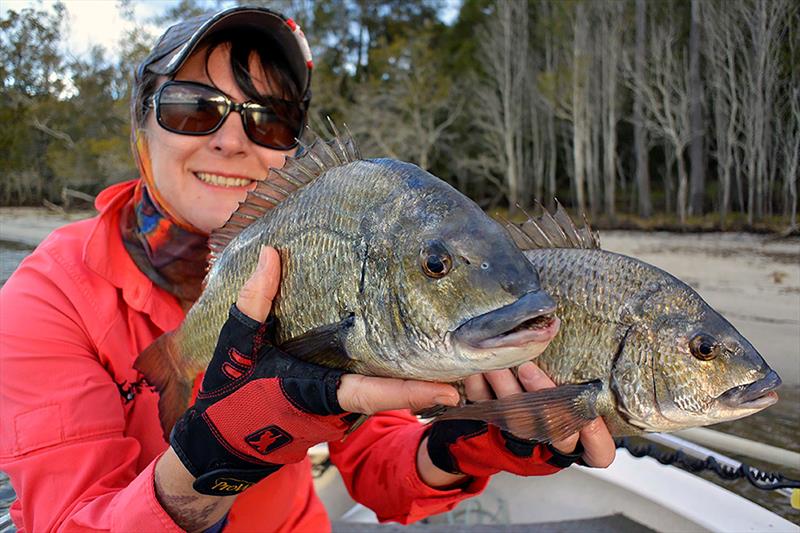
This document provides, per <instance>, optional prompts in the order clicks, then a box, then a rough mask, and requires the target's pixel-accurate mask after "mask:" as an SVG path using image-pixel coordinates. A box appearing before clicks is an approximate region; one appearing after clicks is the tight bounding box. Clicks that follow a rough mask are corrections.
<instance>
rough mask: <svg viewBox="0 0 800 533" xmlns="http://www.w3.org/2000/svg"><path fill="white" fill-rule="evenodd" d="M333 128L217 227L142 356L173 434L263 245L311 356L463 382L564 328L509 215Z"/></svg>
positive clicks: (281, 336) (294, 328)
mask: <svg viewBox="0 0 800 533" xmlns="http://www.w3.org/2000/svg"><path fill="white" fill-rule="evenodd" d="M331 128H332V130H333V138H332V139H329V140H323V139H317V140H315V141H314V142H313V144H311V145H310V146H308V145H304V151H303V153H302V154H301V155H300V156H298V157H296V158H288V159H287V162H286V163H285V165H284V167H283V168H281V169H271V170H270V173H269V175H268V177H267V179H266V180H264V181H261V182H259V183H258V184H257V185H256V187H255V189H254V190H252V191H249V192H248V194H247V197H246V199H245V201H244V202H243V203H241V204H240V206H239V207H238V209H237V210H236V211H235V212H234V213H233V215H232V216H231V218H230V220H229V221H228V222H227V223H226V224H225V225H224V226H223V227H222V228H220V229H219V230H216V231H215V232H213V233H212V235H211V236H210V238H209V246H210V250H211V259H210V265H211V266H210V269H209V271H208V273H207V276H206V278H205V280H204V288H203V291H202V293H201V295H200V297H199V299H198V300H197V301H196V302H195V303H194V304H193V306H192V307H191V308H190V310H189V311H188V313H187V315H186V317H185V318H184V320H183V322H182V323H181V325H180V326H179V328H178V329H176V330H175V331H173V332H170V333H167V334H165V335H162V336H161V337H159V338H158V339H157V340H156V341H155V342H154V343H153V344H151V345H150V346H149V347H147V348H146V349H145V350H144V351H143V352H142V353H141V354H140V355H139V357H138V358H137V359H136V361H135V363H134V367H135V368H136V369H137V370H138V371H139V372H140V373H141V374H142V375H143V376H144V378H145V379H146V381H147V382H148V383H149V384H150V385H151V386H153V387H155V389H156V390H157V391H158V393H159V418H160V421H161V425H162V429H163V430H164V435H165V436H167V435H169V432H170V429H171V428H172V427H173V426H174V423H175V421H176V420H177V418H178V417H179V416H180V415H181V414H182V413H183V412H184V411H185V409H186V408H187V407H188V406H189V404H190V401H191V393H192V389H193V385H194V383H195V380H196V379H197V377H198V375H200V374H201V373H202V372H203V371H204V370H205V368H206V366H207V365H208V363H209V361H210V359H211V356H212V354H213V353H214V348H215V345H216V342H217V338H218V336H219V332H220V329H221V328H222V325H223V324H224V322H225V321H226V319H227V317H228V311H229V308H230V306H231V304H232V303H234V302H235V301H236V298H237V295H238V293H239V290H240V288H241V287H242V286H243V285H244V283H245V281H246V280H247V279H248V278H249V277H250V275H251V274H252V273H253V271H254V269H255V267H256V264H257V259H258V255H259V251H260V249H261V247H262V246H264V245H269V246H272V247H274V248H276V249H277V250H278V253H279V254H280V257H281V283H280V288H279V292H278V294H277V296H276V298H275V301H274V306H273V310H272V315H273V318H274V323H275V331H274V345H275V346H277V347H278V348H280V349H282V350H283V351H285V352H287V353H289V354H291V355H293V356H295V357H297V358H299V359H302V360H304V361H309V362H312V363H316V364H321V365H325V366H328V367H333V368H340V369H342V370H345V371H347V372H352V373H359V374H364V375H369V376H382V377H396V378H405V379H421V380H427V381H439V382H456V381H459V380H461V379H463V378H464V377H466V376H469V375H471V374H476V373H480V372H485V371H489V370H494V369H501V368H508V367H511V366H515V365H518V364H521V363H522V362H524V361H527V360H529V359H531V358H532V357H535V356H537V355H538V354H540V353H541V352H542V351H543V350H544V349H545V347H546V346H547V344H548V343H549V342H550V341H551V340H552V339H553V337H554V336H555V335H556V333H557V331H558V327H559V319H558V317H557V315H556V314H555V313H554V311H555V303H554V301H553V300H552V298H551V297H550V296H549V295H548V294H547V293H546V292H545V291H542V290H541V288H540V284H539V276H538V273H537V271H536V269H535V267H534V265H533V264H532V263H531V262H530V261H529V260H528V259H527V258H526V257H525V255H524V253H523V252H522V250H520V248H519V247H518V246H517V245H516V244H515V243H514V241H513V239H512V238H511V235H510V234H509V233H508V232H507V231H506V229H505V228H504V227H503V226H502V225H501V224H500V223H499V222H497V221H495V220H494V219H492V218H490V217H489V216H488V215H486V214H485V213H484V211H483V210H482V209H481V208H480V207H479V206H478V205H477V204H475V203H474V202H473V201H472V200H470V199H469V198H467V197H466V196H464V195H463V194H461V193H460V192H458V191H457V190H456V189H454V188H453V187H451V186H450V185H449V184H447V183H446V182H444V181H442V180H441V179H439V178H437V177H435V176H434V175H432V174H430V173H428V172H426V171H424V170H422V169H421V168H419V167H417V166H416V165H413V164H410V163H405V162H401V161H396V160H392V159H362V158H361V156H360V153H359V152H358V148H357V146H356V145H355V142H354V141H353V138H352V135H350V134H349V132H348V133H347V134H345V135H343V134H341V133H339V131H338V130H337V129H336V127H335V126H334V125H333V124H331Z"/></svg>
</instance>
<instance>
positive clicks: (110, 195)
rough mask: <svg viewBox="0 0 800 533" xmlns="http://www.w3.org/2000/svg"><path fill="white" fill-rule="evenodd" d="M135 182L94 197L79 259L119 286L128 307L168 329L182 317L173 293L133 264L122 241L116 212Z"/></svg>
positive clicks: (131, 194)
mask: <svg viewBox="0 0 800 533" xmlns="http://www.w3.org/2000/svg"><path fill="white" fill-rule="evenodd" d="M137 181H138V180H131V181H126V182H122V183H118V184H116V185H112V186H110V187H108V188H107V189H105V190H103V191H102V192H101V193H100V194H99V195H98V196H97V199H96V200H95V207H96V208H97V210H98V211H99V213H100V214H99V216H98V217H97V222H96V224H95V225H94V227H93V228H92V231H91V233H90V235H89V238H88V239H87V241H86V245H85V247H84V249H83V261H84V263H85V264H86V265H87V266H88V267H89V268H90V269H91V270H92V271H94V272H95V273H97V274H98V275H99V276H101V277H103V278H104V279H106V280H107V281H108V282H109V283H111V284H112V285H114V286H115V287H118V288H119V289H121V290H122V297H123V299H124V300H125V302H126V303H127V304H128V305H129V306H130V307H131V308H133V309H135V310H137V311H139V312H142V313H145V314H147V315H149V316H150V318H151V319H152V321H153V323H155V325H156V326H158V327H159V328H160V329H162V330H163V331H169V330H172V329H175V328H176V327H177V326H178V324H179V323H180V321H181V320H182V319H183V316H184V312H183V310H182V309H181V307H180V305H179V304H178V301H177V300H176V299H175V297H174V296H172V295H171V294H169V293H168V292H167V291H165V290H163V289H161V288H160V287H158V286H156V285H154V284H153V282H152V281H150V279H149V278H148V277H147V276H146V275H145V274H144V273H143V272H142V271H140V270H139V269H138V268H137V267H136V265H135V264H134V262H133V260H132V259H131V257H130V255H128V251H127V250H125V246H124V245H123V243H122V234H121V232H120V219H119V218H120V213H121V211H122V209H123V207H124V206H125V205H126V204H127V203H128V201H129V200H130V199H131V197H132V196H133V190H134V187H135V186H136V183H137Z"/></svg>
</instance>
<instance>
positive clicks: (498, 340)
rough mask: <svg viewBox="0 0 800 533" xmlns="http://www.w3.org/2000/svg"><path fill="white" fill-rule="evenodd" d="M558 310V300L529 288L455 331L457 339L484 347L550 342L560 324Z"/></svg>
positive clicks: (474, 345)
mask: <svg viewBox="0 0 800 533" xmlns="http://www.w3.org/2000/svg"><path fill="white" fill-rule="evenodd" d="M555 310H556V303H555V302H554V301H553V299H552V298H550V295H548V294H547V293H546V292H544V291H535V292H529V293H527V294H525V295H524V296H522V297H521V298H520V299H519V300H517V301H516V302H514V303H512V304H509V305H506V306H505V307H501V308H499V309H495V310H493V311H489V312H488V313H484V314H482V315H480V316H477V317H475V318H472V319H470V320H468V321H467V322H465V323H463V324H462V325H461V326H459V327H458V328H457V329H456V330H455V331H454V332H453V340H455V341H456V342H458V343H461V344H465V345H468V346H472V347H474V348H478V349H481V350H486V349H492V348H505V347H518V346H522V345H526V344H531V343H534V342H539V343H541V342H549V341H550V340H551V339H552V338H553V337H554V336H555V334H556V333H558V327H559V325H560V321H559V320H558V317H556V316H555V314H554V313H555Z"/></svg>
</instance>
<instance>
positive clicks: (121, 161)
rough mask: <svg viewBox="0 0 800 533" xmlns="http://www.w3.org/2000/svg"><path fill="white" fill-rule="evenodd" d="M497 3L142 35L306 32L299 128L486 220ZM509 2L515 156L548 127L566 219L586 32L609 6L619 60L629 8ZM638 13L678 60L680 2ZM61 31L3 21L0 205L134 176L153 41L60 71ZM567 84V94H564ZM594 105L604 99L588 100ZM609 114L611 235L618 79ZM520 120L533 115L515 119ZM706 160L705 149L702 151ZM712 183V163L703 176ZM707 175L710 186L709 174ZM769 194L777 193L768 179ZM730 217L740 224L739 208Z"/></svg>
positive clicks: (665, 188)
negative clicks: (519, 69)
mask: <svg viewBox="0 0 800 533" xmlns="http://www.w3.org/2000/svg"><path fill="white" fill-rule="evenodd" d="M117 1H118V6H119V8H120V10H121V12H122V14H123V16H125V17H127V18H128V19H129V20H133V13H134V9H133V8H134V4H135V2H137V1H139V0H117ZM499 1H501V0H462V1H461V2H459V3H457V4H456V5H454V2H453V0H316V1H314V0H279V1H274V0H180V1H179V2H178V3H177V4H174V5H172V6H171V7H170V8H168V9H166V10H164V11H163V12H162V13H161V14H159V15H158V16H156V17H155V18H154V20H152V21H151V22H155V23H156V24H159V25H160V26H162V27H165V26H167V25H169V24H172V23H174V22H176V21H178V20H183V19H185V18H188V17H190V16H194V15H197V14H200V13H204V12H208V11H215V10H218V9H220V8H222V7H229V6H231V5H235V4H250V5H253V4H255V5H263V6H266V7H270V8H272V9H275V10H278V11H281V12H284V13H286V14H288V15H290V16H292V17H293V18H294V19H295V20H296V21H297V22H298V23H299V24H300V25H301V26H302V28H303V29H304V31H305V33H306V36H307V38H308V40H309V43H310V45H311V48H312V52H313V55H314V72H313V76H312V92H313V95H314V102H313V106H312V113H313V115H312V117H311V123H312V126H314V128H315V129H316V130H318V131H319V130H322V129H324V125H323V123H322V121H321V118H322V117H326V116H330V117H332V118H333V119H334V120H335V121H336V122H338V123H342V122H345V123H347V124H348V125H349V126H350V127H351V129H352V130H353V131H354V133H355V135H356V137H357V138H358V140H359V143H360V144H361V146H362V151H363V152H364V153H365V154H368V155H375V156H385V155H388V156H393V157H399V158H402V159H406V160H409V161H413V162H416V163H419V164H421V165H423V166H425V167H426V168H428V169H430V170H431V171H432V172H434V173H435V174H437V175H439V176H440V177H442V178H443V179H445V180H448V181H449V182H451V183H453V184H454V185H455V186H456V187H458V188H459V189H461V190H462V191H464V192H466V193H467V194H469V195H471V196H472V197H473V198H474V199H475V200H476V201H477V202H479V203H480V204H481V205H483V206H485V207H491V206H496V205H501V204H503V203H506V201H507V195H508V189H507V187H506V185H505V183H504V176H503V175H502V174H503V172H504V171H503V170H502V168H503V167H502V165H498V164H497V161H498V158H499V157H500V155H501V154H498V153H495V152H494V151H493V150H497V148H489V147H488V146H487V143H486V136H485V135H484V133H485V132H486V131H487V130H488V129H490V128H496V127H497V126H496V125H492V124H488V123H486V120H485V113H483V114H482V113H481V111H484V110H485V108H486V107H487V99H486V98H485V93H484V97H482V96H480V92H479V91H478V90H476V89H477V88H478V87H486V86H487V84H486V83H484V82H485V81H486V80H487V76H491V75H493V74H492V69H491V68H489V67H493V66H495V65H492V64H491V63H487V59H486V58H487V56H486V53H485V52H486V50H485V49H484V50H483V51H481V49H482V48H485V44H486V43H485V39H484V37H483V36H485V35H487V33H486V32H490V33H491V32H492V31H495V25H496V24H497V23H498V21H497V13H498V5H500V4H499V3H498V2H499ZM502 1H506V0H502ZM513 1H519V2H521V3H522V4H523V5H526V6H527V8H528V19H527V28H528V29H527V35H528V40H527V42H523V41H524V40H518V41H515V42H514V45H515V46H527V47H528V48H527V50H528V54H527V56H526V57H527V59H526V62H529V63H530V68H531V75H530V77H527V78H526V79H525V83H526V86H527V87H528V88H529V90H528V91H527V93H528V94H529V95H530V99H529V101H527V102H525V103H521V104H519V106H518V107H519V109H517V111H518V112H520V113H526V114H529V116H531V117H533V118H527V119H526V121H527V122H526V126H525V127H526V128H528V129H527V130H526V131H527V133H525V135H524V136H523V137H522V138H521V140H520V141H519V142H524V143H533V142H534V138H535V137H536V134H535V133H534V129H535V128H536V127H540V128H544V126H543V125H544V124H546V123H547V122H546V121H540V122H537V119H536V117H537V116H541V114H542V113H545V112H547V113H551V116H552V117H554V119H553V121H551V124H553V125H554V131H555V133H554V135H555V137H554V139H555V142H556V143H557V146H556V148H555V149H556V150H557V157H556V156H554V157H556V159H555V160H554V164H553V165H552V167H550V168H556V169H557V170H556V173H555V178H556V183H555V184H554V188H553V190H554V191H555V192H556V193H557V194H558V195H559V196H560V198H561V199H562V201H564V202H565V203H567V204H570V200H571V194H572V193H573V188H574V187H573V183H572V180H571V172H572V168H573V166H574V165H573V163H572V157H573V154H572V150H573V146H572V141H573V138H572V128H573V123H572V122H571V119H570V107H571V105H572V96H573V95H572V92H573V88H574V86H580V85H585V86H586V87H589V88H590V90H597V89H596V88H597V87H598V85H599V83H598V82H597V79H599V78H598V76H599V74H598V71H597V70H596V67H594V66H593V65H596V64H597V58H598V57H600V56H602V54H603V53H604V51H603V50H598V49H593V48H592V47H593V46H596V44H597V43H598V42H599V41H598V40H593V39H594V36H595V35H596V34H597V33H598V32H599V31H600V29H601V28H600V24H599V23H598V21H600V20H602V16H603V15H602V11H603V9H604V6H606V5H611V4H610V2H616V4H617V5H619V4H622V8H621V9H620V10H618V11H616V12H615V13H618V14H619V13H621V14H622V15H621V17H622V20H621V22H622V23H623V27H624V30H623V37H622V48H623V50H620V51H619V52H620V54H621V55H622V56H623V57H625V58H627V59H630V54H631V51H632V49H633V46H634V13H635V9H634V0H513ZM730 1H736V2H739V3H741V2H744V3H747V2H749V1H750V0H730ZM753 1H755V0H753ZM776 1H778V0H776ZM748 5H750V4H748ZM753 5H755V4H753ZM578 6H581V9H584V10H585V12H586V13H588V15H587V16H588V20H589V23H588V28H589V32H591V35H589V36H588V38H587V39H586V42H587V43H589V44H588V46H589V50H585V51H583V52H582V53H581V54H578V55H574V54H573V52H574V49H573V45H574V42H575V37H576V36H575V35H574V33H575V27H576V24H575V23H576V10H577V9H578ZM452 9H457V10H458V13H457V16H455V17H454V18H453V19H452V23H450V24H449V25H445V24H444V23H443V22H442V17H441V15H442V13H444V12H445V10H452ZM647 9H648V11H649V18H648V24H651V23H652V24H656V25H661V24H670V25H672V26H673V27H674V28H675V30H676V40H677V42H676V43H675V48H674V49H675V50H676V52H677V53H678V54H680V53H682V52H680V51H681V50H683V49H684V48H686V43H687V41H688V31H689V22H690V17H689V13H690V0H665V1H662V2H647ZM788 15H789V18H790V19H792V20H794V21H795V22H797V21H798V20H800V8H798V7H797V6H796V5H793V6H792V7H791V8H790V9H789V11H788ZM66 19H67V17H66V11H65V6H64V4H62V3H61V2H55V3H54V4H52V5H49V6H47V8H44V7H33V8H25V9H20V10H16V11H15V10H8V11H7V12H6V13H5V14H4V15H3V18H2V19H0V96H2V98H0V146H2V150H0V204H26V203H28V204H39V203H41V201H42V199H49V200H51V201H58V199H59V198H60V194H61V189H62V187H64V186H68V187H71V188H76V189H81V190H84V191H86V192H90V193H96V192H98V191H99V190H100V189H101V188H102V187H104V186H106V185H107V184H109V183H113V182H117V181H120V180H124V179H128V178H131V177H134V176H135V168H134V165H133V162H132V158H131V156H130V148H129V123H130V122H129V100H130V94H131V82H132V78H133V70H134V68H135V66H136V65H137V64H138V63H139V62H140V61H141V60H142V58H143V57H144V56H145V55H146V54H147V53H148V51H149V48H150V46H151V45H152V44H153V43H154V41H155V39H156V37H157V36H156V35H150V34H147V33H146V32H144V31H142V30H136V31H131V32H128V33H125V34H123V35H120V40H119V44H120V50H121V51H120V55H119V57H118V58H115V59H110V58H109V57H108V55H107V53H106V52H105V51H104V50H102V49H100V48H97V49H95V50H93V51H92V52H91V53H90V54H88V55H86V56H85V57H81V58H79V59H74V58H66V57H64V56H63V53H62V52H61V50H62V43H63V40H64V35H65V30H66V28H65V20H66ZM741 23H742V25H746V24H747V23H748V21H741ZM797 26H798V25H797V24H788V25H787V28H788V29H787V30H786V35H785V38H784V39H783V40H782V41H781V45H780V48H779V49H778V50H777V51H776V55H777V56H778V57H779V58H780V69H781V81H780V87H781V89H780V90H781V91H782V92H780V93H779V94H781V95H786V94H789V91H790V90H791V88H792V87H796V86H797V83H796V81H797V79H796V78H797V68H796V65H797V64H798V60H799V58H798V54H800V45H798V44H797V42H798V39H797V35H798V31H797ZM651 29H652V28H651ZM489 57H491V56H489ZM497 57H501V56H499V55H498V56H497ZM593 61H594V63H592V62H593ZM593 68H594V69H595V70H592V69H593ZM495 70H496V69H495ZM576 72H578V73H579V75H580V79H579V80H577V81H580V83H575V84H574V83H573V82H574V81H575V75H576V74H575V73H576ZM620 76H622V74H620ZM704 76H706V74H704ZM489 85H491V84H489ZM592 88H594V89H592ZM595 97H597V98H601V97H603V96H600V95H594V94H593V95H591V96H590V98H595ZM707 97H708V95H707ZM616 99H617V100H618V109H619V115H618V117H617V119H618V120H619V122H618V127H617V133H618V143H617V154H616V155H617V157H618V159H619V162H618V165H617V166H618V169H619V170H618V174H619V175H618V177H617V179H618V182H617V183H618V194H617V197H616V198H617V200H616V203H617V208H618V210H620V211H621V213H620V218H619V220H622V221H624V220H628V219H626V215H625V214H624V213H625V212H626V211H631V210H633V209H634V208H635V205H636V201H635V200H636V187H635V184H634V181H635V180H634V172H635V170H634V169H635V163H634V161H635V154H634V152H633V148H631V146H632V125H631V122H630V117H631V115H632V108H633V97H632V91H631V89H630V86H629V85H628V84H627V83H626V80H624V79H623V78H622V77H621V78H620V81H619V90H618V94H617V96H616ZM788 103H789V102H788V101H787V100H786V99H785V98H783V99H781V100H779V101H776V102H775V105H774V107H775V109H777V110H778V111H777V112H776V113H778V119H776V120H777V121H778V122H779V123H780V124H785V127H784V129H785V130H786V131H790V130H791V124H792V123H791V121H792V120H793V118H792V116H791V113H790V106H789V105H788ZM525 106H528V107H525ZM530 108H533V109H534V111H532V112H531V111H528V109H530ZM706 110H707V114H710V113H711V110H712V102H706ZM537 113H538V114H539V115H537ZM482 117H484V118H482ZM593 120H595V121H600V120H601V117H599V116H596V117H594V119H593ZM710 123H711V119H710V118H709V119H708V124H710ZM707 127H709V128H710V126H707ZM542 131H543V130H540V131H539V134H540V135H543V133H542ZM782 131H783V130H782ZM536 142H541V139H539V141H536ZM593 142H597V143H598V144H597V147H598V148H597V153H598V154H600V153H601V149H602V145H603V142H604V140H603V139H602V138H597V139H594V141H593ZM651 142H652V143H653V144H652V146H651V147H649V148H648V150H649V154H650V171H651V176H652V180H651V181H652V185H651V186H652V192H651V196H652V201H653V204H654V205H655V206H656V208H657V209H659V210H661V211H662V212H666V211H670V212H671V211H673V210H674V206H675V202H674V195H675V184H674V182H675V177H674V176H673V174H675V160H674V158H671V159H670V158H667V157H665V156H664V153H665V152H664V147H663V144H660V141H658V140H653V139H652V138H651ZM706 144H707V145H708V146H709V149H713V146H712V145H711V143H709V142H707V143H706ZM536 153H541V152H536ZM598 157H599V156H598ZM526 164H528V165H530V164H531V161H528V162H527V163H526ZM594 164H598V165H599V164H601V161H600V160H599V159H598V160H597V161H595V163H594ZM668 164H669V165H671V168H667V166H668ZM714 168H715V163H714V161H713V156H710V157H709V169H711V170H713V169H714ZM530 175H531V174H530V173H527V174H526V176H530ZM709 175H710V176H715V177H716V174H715V173H714V172H713V171H712V172H710V173H709ZM670 176H672V177H670ZM738 179H743V180H746V179H747V178H746V177H739V178H738ZM777 179H779V180H780V179H781V177H780V173H778V178H777ZM781 183H783V182H781ZM781 187H782V185H781V184H780V183H777V184H776V185H775V186H774V187H773V189H772V191H774V202H775V204H776V205H778V206H785V205H788V204H787V202H790V201H791V199H787V198H782V197H780V195H781V194H782V192H781V191H783V189H782V188H781ZM548 190H549V189H548ZM719 196H720V194H719V186H718V182H717V181H716V179H709V180H708V183H707V191H706V199H707V201H706V204H707V205H708V206H711V207H716V204H717V203H718V202H719V199H718V198H719ZM770 201H772V200H770ZM794 201H795V202H796V199H795V200H794ZM733 207H734V210H737V209H741V208H742V206H740V205H738V202H735V203H734V206H733ZM671 216H672V214H671V213H667V214H666V215H661V214H657V217H656V218H657V219H658V220H659V221H661V220H662V219H661V218H658V217H667V218H668V217H671ZM736 216H741V215H740V214H739V213H732V214H730V215H729V218H731V220H733V219H734V217H736ZM736 220H738V219H736ZM660 223H661V222H659V224H660ZM665 224H666V222H665Z"/></svg>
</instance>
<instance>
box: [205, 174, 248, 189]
mask: <svg viewBox="0 0 800 533" xmlns="http://www.w3.org/2000/svg"><path fill="white" fill-rule="evenodd" d="M195 176H197V177H198V178H200V180H201V181H204V182H206V183H210V184H211V185H218V186H221V187H244V186H245V185H247V184H249V183H250V182H251V181H253V180H249V179H247V178H227V177H225V176H219V175H217V174H209V173H207V172H195Z"/></svg>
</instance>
